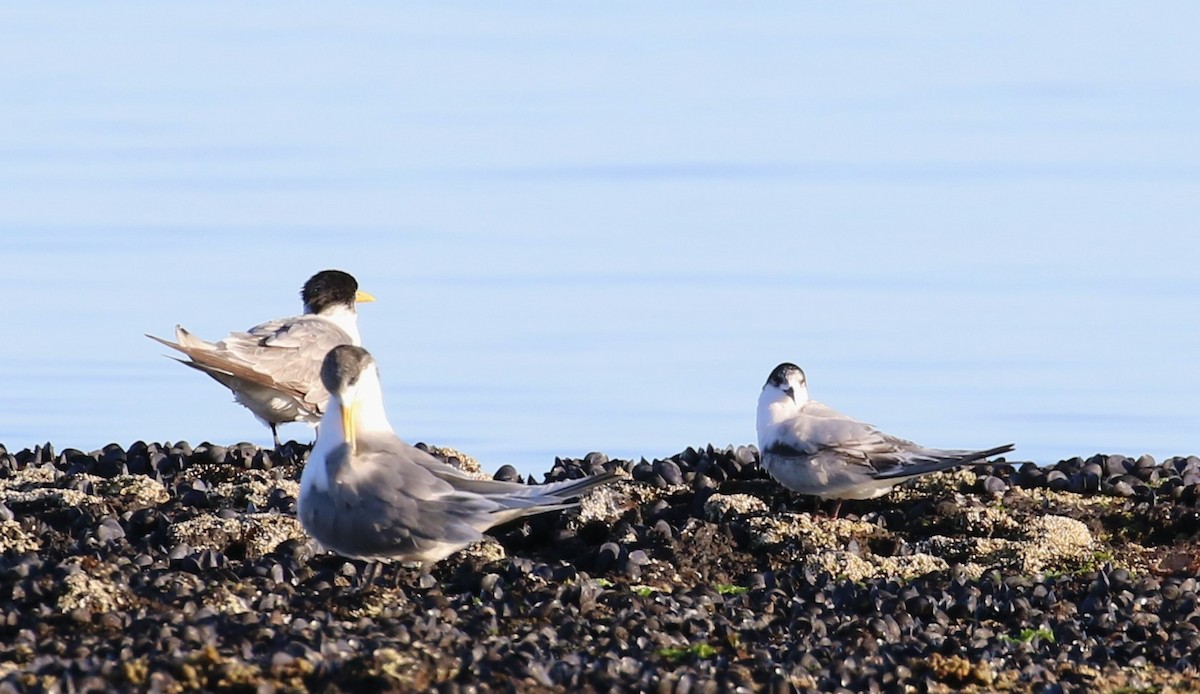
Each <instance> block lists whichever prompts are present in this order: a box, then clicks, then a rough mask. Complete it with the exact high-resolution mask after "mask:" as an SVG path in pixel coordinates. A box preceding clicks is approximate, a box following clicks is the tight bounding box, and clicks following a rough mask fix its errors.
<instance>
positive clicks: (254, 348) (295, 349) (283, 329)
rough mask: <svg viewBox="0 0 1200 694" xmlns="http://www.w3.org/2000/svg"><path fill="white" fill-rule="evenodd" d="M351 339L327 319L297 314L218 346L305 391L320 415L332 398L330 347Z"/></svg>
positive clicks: (286, 385) (284, 383) (234, 335)
mask: <svg viewBox="0 0 1200 694" xmlns="http://www.w3.org/2000/svg"><path fill="white" fill-rule="evenodd" d="M350 342H351V338H350V336H349V335H348V334H346V331H344V330H342V329H341V328H339V327H338V326H337V325H335V324H334V323H331V322H330V321H328V320H325V319H324V318H319V317H317V316H296V317H294V318H284V319H280V320H274V321H270V322H267V323H263V324H261V325H256V326H254V327H253V328H251V329H250V330H248V331H246V332H244V333H232V334H230V335H229V336H228V337H226V338H225V339H224V340H221V341H220V342H218V343H217V344H216V347H217V348H218V349H220V350H221V351H222V352H224V353H225V355H226V356H227V357H228V358H230V359H235V360H237V361H240V362H242V363H244V364H246V365H248V366H249V367H250V368H252V369H253V370H254V371H257V372H259V373H261V374H263V375H265V376H269V377H270V378H271V380H273V381H274V382H275V383H278V384H280V385H281V386H282V387H284V388H287V389H289V390H292V391H295V392H297V393H301V394H303V400H304V402H306V403H308V404H309V405H310V406H311V407H312V409H313V411H314V412H316V413H318V414H319V413H321V412H322V411H323V410H324V407H325V403H326V402H327V401H328V400H329V393H328V392H327V391H326V390H325V386H323V385H322V384H321V363H322V362H323V361H324V360H325V355H326V354H328V353H329V350H331V349H333V348H334V347H337V346H338V345H344V344H348V343H350Z"/></svg>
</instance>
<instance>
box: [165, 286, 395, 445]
mask: <svg viewBox="0 0 1200 694" xmlns="http://www.w3.org/2000/svg"><path fill="white" fill-rule="evenodd" d="M300 298H301V299H302V300H303V301H304V315H301V316H293V317H291V318H279V319H276V320H273V321H267V322H266V323H262V324H261V325H256V326H254V327H253V328H250V329H249V330H247V331H246V332H235V333H230V334H229V336H228V337H226V338H225V339H223V340H221V341H220V342H208V341H206V340H202V339H200V338H198V337H196V336H195V335H192V334H191V333H189V332H188V331H187V330H184V329H183V327H182V326H179V325H176V326H175V339H176V340H178V342H177V343H176V342H171V341H169V340H164V339H162V338H161V337H155V336H153V335H147V336H146V337H149V338H150V339H152V340H156V341H158V342H161V343H162V344H164V345H166V346H168V347H170V348H171V349H175V350H178V351H180V352H183V353H184V354H186V355H187V356H188V357H189V358H190V361H185V360H183V359H179V360H178V361H179V362H180V363H182V364H186V365H187V366H190V367H192V368H194V369H198V370H200V371H203V372H204V373H206V374H208V375H209V376H212V377H213V378H214V379H216V380H217V381H219V382H221V383H222V384H223V385H225V386H226V387H227V388H229V389H230V390H232V391H233V398H234V400H236V401H237V402H239V403H241V404H242V405H245V406H246V407H247V408H248V409H249V410H250V411H251V412H253V413H254V416H255V417H258V419H259V420H261V421H262V422H263V423H264V424H266V425H267V426H268V427H270V428H271V434H272V436H274V438H275V447H276V448H279V431H278V429H277V428H276V427H277V426H278V425H280V424H286V423H288V422H309V423H312V424H315V423H316V422H319V421H320V420H321V414H322V413H323V412H324V410H325V403H326V401H327V400H329V392H328V391H327V390H325V387H324V386H323V385H321V363H322V361H323V360H324V359H325V355H326V354H328V353H329V350H331V349H333V348H334V347H336V346H338V345H345V344H350V345H357V344H361V343H362V340H361V339H360V337H359V334H358V311H357V309H356V307H355V304H356V303H358V302H366V301H374V300H375V297H373V296H371V295H370V294H368V293H366V292H364V291H362V290H360V289H359V288H358V281H357V280H355V279H354V277H352V276H351V275H349V274H348V273H345V272H342V271H341V270H323V271H321V272H318V273H317V274H315V275H313V276H312V277H311V278H309V280H308V281H307V282H305V283H304V288H303V289H302V290H301V291H300Z"/></svg>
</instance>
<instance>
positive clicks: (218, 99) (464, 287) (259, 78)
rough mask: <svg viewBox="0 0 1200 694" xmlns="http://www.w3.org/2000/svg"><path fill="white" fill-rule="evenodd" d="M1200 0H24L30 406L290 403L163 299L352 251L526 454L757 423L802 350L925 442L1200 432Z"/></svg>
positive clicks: (511, 448)
mask: <svg viewBox="0 0 1200 694" xmlns="http://www.w3.org/2000/svg"><path fill="white" fill-rule="evenodd" d="M1197 15H1200V9H1197V7H1196V6H1194V5H1190V4H1183V3H1159V4H1155V3H1151V4H1149V5H1145V6H1142V7H1141V9H1139V11H1138V12H1137V13H1133V14H1132V16H1131V13H1129V12H1128V11H1127V6H1125V5H1121V4H1117V3H1086V4H1082V3H1081V4H1071V3H1068V4H1064V5H1061V6H1057V7H1044V6H1033V5H1028V6H1021V7H1018V6H1013V5H1011V4H1001V3H994V4H979V5H971V6H964V7H961V8H959V7H952V6H946V5H933V4H927V5H915V6H914V5H906V6H898V5H897V6H879V5H874V4H872V5H858V4H854V3H850V4H839V5H833V6H810V7H796V6H792V5H771V4H764V5H755V6H753V7H744V6H736V5H728V6H727V5H716V4H712V5H710V4H699V5H697V4H693V3H689V4H679V5H654V6H643V5H624V6H619V7H614V6H611V5H608V4H600V3H572V4H569V5H519V6H496V5H492V4H485V3H467V4H460V5H457V6H454V7H448V6H444V5H440V4H428V5H423V6H420V7H411V6H409V7H403V8H401V7H392V6H389V5H383V4H374V5H373V4H366V5H357V6H354V7H353V8H341V7H337V8H334V7H327V8H321V7H300V6H295V5H292V4H282V3H281V4H271V3H267V4H256V5H253V6H244V5H239V4H227V5H206V6H198V5H195V6H194V5H169V6H162V5H158V4H143V3H117V4H106V5H104V6H103V7H99V6H93V5H91V4H71V3H64V4H58V5H44V4H35V5H29V6H24V7H22V6H13V5H6V6H5V7H4V8H3V9H0V64H2V65H3V66H4V69H3V70H0V103H2V104H3V105H2V106H0V261H2V262H3V268H4V269H3V277H4V287H5V289H4V292H3V296H4V300H3V303H2V304H0V306H2V308H0V311H2V312H0V317H2V318H3V320H2V321H0V331H2V333H3V334H2V336H0V393H2V395H0V442H3V443H4V444H6V445H7V446H8V447H9V448H19V447H24V446H30V445H33V444H35V443H39V442H43V441H46V440H52V441H54V442H55V443H56V444H57V445H59V446H60V447H63V446H74V447H79V448H84V449H90V448H95V447H98V446H101V445H103V444H105V443H107V442H110V441H117V442H121V443H123V444H128V443H130V442H132V441H134V440H137V439H145V440H178V439H187V440H189V441H192V442H198V441H201V440H212V441H217V442H223V443H231V442H235V441H240V440H250V441H253V442H256V443H267V442H269V440H270V435H269V432H268V431H267V429H266V428H265V427H261V426H260V425H259V424H258V423H257V422H255V421H254V419H253V418H252V416H251V415H250V414H249V413H248V412H247V411H245V410H243V409H242V408H240V407H238V406H236V405H233V404H232V403H231V401H230V397H229V395H228V393H227V392H226V391H224V390H223V389H221V388H220V387H219V386H217V385H216V384H215V383H213V382H211V381H210V380H209V379H207V378H204V377H202V376H200V375H198V374H196V373H193V372H192V371H190V370H188V369H184V368H182V367H179V366H178V365H175V364H173V363H172V362H170V361H169V360H167V359H164V358H163V357H162V356H161V355H162V353H163V352H164V350H163V349H161V348H159V347H158V346H156V345H155V344H154V343H152V342H150V341H149V340H147V339H146V338H144V337H143V336H142V334H143V333H146V332H151V333H155V334H158V335H170V333H171V331H172V329H173V326H174V325H175V323H177V322H179V323H182V324H184V325H185V326H187V327H188V328H189V329H191V330H193V331H195V332H196V333H198V334H200V335H202V336H207V337H210V338H214V339H215V338H218V337H221V336H223V335H224V334H225V333H227V332H228V331H230V330H232V329H242V328H245V327H248V326H250V325H253V324H255V323H257V322H260V321H262V320H265V319H268V318H272V317H276V316H281V315H285V314H290V313H294V312H295V311H297V310H298V308H299V299H298V298H297V292H298V290H299V288H300V285H301V284H302V283H303V282H304V280H305V279H306V278H307V277H308V276H309V275H311V274H312V273H313V272H315V271H316V270H319V269H322V268H326V267H339V268H343V269H346V270H349V271H350V272H352V273H353V274H355V275H356V276H357V277H358V278H359V280H360V283H361V285H362V286H363V287H364V288H365V289H367V290H368V291H370V292H372V293H373V294H375V295H376V297H377V298H378V302H377V303H375V304H371V305H367V306H365V307H363V308H362V310H361V325H362V330H363V334H364V340H365V344H366V346H367V347H368V348H369V349H371V350H372V351H373V352H374V353H375V354H376V356H377V357H378V359H379V361H380V363H381V366H382V369H383V376H384V380H385V395H386V397H387V400H388V406H389V411H390V414H391V418H392V421H393V423H394V424H395V426H396V428H397V429H398V431H399V432H400V433H401V435H402V436H404V437H406V438H408V439H411V440H425V441H431V442H436V443H440V444H444V445H451V446H455V447H457V448H461V449H463V450H464V451H467V452H469V453H471V454H473V455H475V456H477V457H479V458H480V459H481V460H482V461H483V463H484V465H485V466H487V467H489V468H494V467H496V466H499V465H501V464H505V463H512V464H514V465H516V466H517V467H518V468H519V469H522V470H523V471H525V472H535V471H542V470H545V469H547V468H548V467H549V465H550V463H551V462H552V459H553V457H554V456H556V455H564V456H566V455H571V456H578V455H582V454H584V453H586V452H588V451H590V450H603V451H605V452H607V453H609V454H610V455H620V456H632V457H640V456H646V457H655V456H663V455H668V454H671V453H674V452H677V451H679V450H681V449H682V448H684V447H686V446H689V445H702V444H707V443H710V442H711V443H715V444H718V445H724V444H731V443H735V444H736V443H751V442H753V439H754V412H753V410H754V406H755V400H756V397H757V394H758V391H759V389H760V387H761V385H762V382H763V381H764V380H765V378H766V376H767V374H768V373H769V372H770V370H771V369H772V368H773V367H774V366H775V365H776V364H777V363H779V362H781V361H785V360H786V361H794V362H796V363H798V364H800V365H801V366H803V367H804V368H805V369H806V370H807V372H808V375H809V382H810V386H811V391H812V394H813V396H814V397H815V398H818V399H821V400H823V401H825V402H827V403H829V404H831V405H833V406H835V407H838V408H840V409H842V410H844V411H846V412H849V413H851V414H853V415H855V416H858V417H860V418H862V419H865V420H867V421H870V422H873V423H875V424H877V425H879V426H880V427H882V428H884V429H885V430H887V431H890V432H892V433H895V434H898V435H903V436H906V437H909V438H913V439H916V440H919V441H922V442H925V443H930V444H935V445H946V446H955V447H984V446H991V445H996V444H1001V443H1005V442H1008V441H1013V442H1016V443H1017V444H1018V453H1019V454H1020V458H1021V459H1029V460H1035V461H1038V462H1042V463H1050V462H1054V461H1055V460H1057V459H1059V458H1061V457H1067V456H1071V455H1089V454H1091V453H1094V452H1099V451H1104V452H1122V453H1127V454H1135V455H1136V454H1140V453H1151V454H1153V455H1155V456H1158V457H1164V456H1169V455H1176V454H1193V453H1200V433H1198V425H1200V399H1198V397H1197V392H1198V391H1200V372H1198V369H1197V368H1196V354H1197V345H1198V344H1200V327H1198V323H1200V322H1198V320H1197V318H1196V317H1197V316H1198V315H1200V306H1198V303H1200V277H1198V274H1197V266H1198V262H1200V241H1197V234H1196V220H1197V219H1200V73H1198V72H1197V71H1196V70H1194V66H1195V65H1196V64H1200V61H1198V60H1197V59H1198V58H1200V55H1198V54H1200V47H1198V45H1197V43H1196V42H1195V41H1194V37H1193V36H1192V33H1191V31H1190V29H1189V27H1194V26H1196V21H1195V20H1197V19H1200V17H1198V16H1197ZM1189 20H1190V21H1189ZM283 433H284V434H285V435H287V436H291V437H295V438H298V439H301V440H308V437H310V436H311V434H310V430H309V429H307V428H305V427H303V426H301V425H292V426H290V427H285V428H284V430H283Z"/></svg>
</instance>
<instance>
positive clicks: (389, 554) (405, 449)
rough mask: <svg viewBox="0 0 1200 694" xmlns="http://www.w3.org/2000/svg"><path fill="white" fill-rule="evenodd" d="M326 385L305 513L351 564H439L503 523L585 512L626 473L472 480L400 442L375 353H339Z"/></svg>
mask: <svg viewBox="0 0 1200 694" xmlns="http://www.w3.org/2000/svg"><path fill="white" fill-rule="evenodd" d="M321 379H322V382H323V383H324V386H325V388H326V389H327V390H328V391H329V393H330V395H331V397H330V400H329V406H328V408H327V409H326V411H325V415H324V416H323V417H322V418H321V424H320V426H319V427H318V428H317V442H316V444H314V446H313V450H312V454H311V455H310V456H309V458H308V463H307V464H306V465H305V467H304V473H303V474H302V475H301V477H300V498H299V499H298V500H297V508H296V511H297V516H299V518H300V523H301V525H303V526H304V529H305V530H306V531H307V532H308V534H309V535H311V536H312V537H313V538H314V539H316V541H317V542H319V543H320V544H321V545H322V546H324V547H325V548H326V549H328V550H331V551H333V552H336V553H337V554H340V555H342V556H345V557H350V558H354V559H368V560H372V561H399V562H421V563H424V564H432V563H434V562H437V561H439V560H441V559H443V558H445V557H446V556H449V555H450V554H453V553H454V552H456V551H458V550H460V549H462V548H463V547H466V546H467V545H470V544H472V543H474V542H477V541H479V540H481V539H483V533H484V531H486V530H488V529H490V528H492V527H494V526H496V525H499V524H501V523H505V522H507V521H510V520H514V519H517V518H521V517H523V516H530V515H534V514H538V513H544V512H546V511H554V510H557V509H564V508H570V507H572V506H575V505H576V503H577V502H574V501H571V500H572V499H574V498H576V497H579V496H581V495H583V494H585V493H587V492H588V491H590V490H591V489H593V488H595V487H598V486H600V485H602V484H605V483H607V482H610V481H612V480H613V479H615V478H616V477H617V476H618V473H616V472H615V471H610V472H607V473H602V474H599V475H593V476H591V477H586V478H584V479H579V480H571V481H567V482H554V483H550V484H541V485H524V484H517V483H513V482H499V481H495V480H479V479H475V478H473V477H467V476H466V475H464V474H462V473H460V472H459V471H458V470H456V469H454V468H452V467H450V466H449V465H447V464H445V463H443V462H442V461H440V460H438V459H437V458H434V457H433V456H431V455H429V454H428V453H426V452H425V451H422V450H420V449H419V448H415V447H413V446H410V445H408V444H407V443H405V442H404V441H402V440H401V439H400V438H399V437H398V436H396V433H395V431H393V430H392V427H391V425H390V424H389V423H388V419H387V413H386V412H385V411H384V407H383V393H382V389H381V386H380V382H379V369H378V366H377V365H376V363H375V359H374V358H373V357H372V356H371V355H370V353H368V352H367V350H365V349H363V348H361V347H356V346H352V345H342V346H339V347H335V348H334V349H333V350H332V351H330V352H329V355H328V356H327V357H326V358H325V363H324V365H323V366H322V367H321Z"/></svg>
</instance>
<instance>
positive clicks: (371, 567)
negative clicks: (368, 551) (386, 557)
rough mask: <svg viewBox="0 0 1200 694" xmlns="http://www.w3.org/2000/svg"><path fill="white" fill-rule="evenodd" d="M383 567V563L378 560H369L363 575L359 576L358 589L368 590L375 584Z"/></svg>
mask: <svg viewBox="0 0 1200 694" xmlns="http://www.w3.org/2000/svg"><path fill="white" fill-rule="evenodd" d="M382 568H383V563H382V562H378V561H368V562H367V565H366V566H365V567H363V572H362V576H361V577H360V578H359V586H358V589H359V590H360V591H365V590H368V589H369V588H370V587H371V586H373V585H375V579H376V578H378V577H379V572H380V570H381V569H382Z"/></svg>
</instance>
